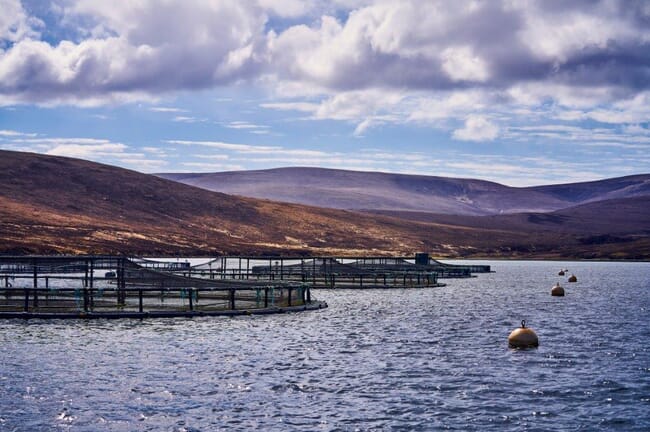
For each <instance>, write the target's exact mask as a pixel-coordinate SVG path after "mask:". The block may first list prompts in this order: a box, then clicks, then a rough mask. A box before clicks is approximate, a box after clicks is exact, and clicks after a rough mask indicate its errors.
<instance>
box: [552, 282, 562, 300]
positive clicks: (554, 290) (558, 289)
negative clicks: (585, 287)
mask: <svg viewBox="0 0 650 432" xmlns="http://www.w3.org/2000/svg"><path fill="white" fill-rule="evenodd" d="M551 295H552V296H555V297H564V288H562V287H561V286H560V283H559V282H558V283H556V284H555V286H554V287H553V288H551Z"/></svg>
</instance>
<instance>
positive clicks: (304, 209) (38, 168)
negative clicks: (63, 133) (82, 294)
mask: <svg viewBox="0 0 650 432" xmlns="http://www.w3.org/2000/svg"><path fill="white" fill-rule="evenodd" d="M0 181H1V182H2V185H3V187H2V189H0V253H115V252H125V253H133V254H141V255H149V256H151V255H154V256H155V255H185V256H189V255H215V254H221V253H231V254H234V253H239V254H251V255H262V254H301V255H307V254H316V255H333V254H349V255H368V254H392V255H395V254H400V255H410V254H412V253H414V252H416V251H428V252H431V253H433V254H434V255H438V256H446V257H500V256H506V257H537V258H542V257H557V258H570V257H583V258H636V259H641V258H646V259H647V258H650V244H648V243H649V242H648V241H647V240H648V234H649V232H650V231H646V232H645V234H644V233H643V229H645V228H644V227H645V226H646V225H643V224H641V220H642V219H643V215H644V214H647V208H643V207H635V206H637V205H641V204H643V203H647V201H641V200H639V201H638V202H637V201H634V200H632V201H629V202H628V201H626V206H628V207H627V208H624V211H625V213H621V214H618V213H616V211H615V209H616V208H621V207H620V204H616V206H615V207H612V209H613V210H612V212H613V213H612V215H604V216H603V214H604V212H603V211H602V209H601V210H597V211H594V210H592V209H589V208H588V207H583V208H576V209H575V210H574V212H576V213H575V214H579V215H580V218H581V219H576V222H575V223H574V224H568V225H566V226H565V228H566V229H552V228H553V223H552V222H549V224H547V225H548V226H549V227H550V228H549V229H546V228H545V229H537V230H530V229H528V226H527V225H526V224H524V223H523V222H522V221H521V218H522V217H528V218H530V217H533V218H534V217H538V218H542V219H543V218H545V217H547V216H546V215H537V216H535V215H532V216H531V215H529V216H521V215H508V216H510V217H512V219H503V220H499V219H494V221H492V222H490V223H487V222H486V224H484V225H481V223H479V222H478V221H479V220H483V221H490V219H489V218H478V217H477V218H476V219H475V221H474V222H470V220H473V219H472V218H471V217H466V218H462V219H454V218H448V217H447V219H444V218H439V219H436V218H433V217H432V216H426V217H420V218H419V219H418V218H413V217H407V216H406V215H403V214H371V213H360V212H351V211H345V210H337V209H327V208H319V207H310V206H305V205H298V204H286V203H277V202H272V201H268V200H260V199H254V198H243V197H237V196H231V195H227V194H223V193H217V192H210V191H206V190H204V189H200V188H197V187H193V186H188V185H185V184H181V183H178V182H174V181H170V180H166V179H162V178H159V177H156V176H153V175H147V174H142V173H138V172H135V171H130V170H125V169H122V168H117V167H112V166H108V165H102V164H97V163H93V162H88V161H84V160H78V159H70V158H63V157H54V156H45V155H39V154H32V153H20V152H10V151H0ZM632 208H635V209H637V210H635V211H637V212H638V216H637V219H638V220H639V224H638V226H637V225H636V224H634V223H630V224H629V225H628V226H626V227H625V229H622V231H620V232H617V233H616V235H615V236H612V237H602V238H599V237H598V236H607V235H610V231H611V229H610V228H611V227H610V226H609V221H611V220H615V221H620V220H621V219H620V218H622V217H624V216H621V215H624V214H630V212H631V210H630V209H632ZM643 212H645V213H643ZM411 216H412V214H411ZM504 217H505V216H504ZM559 217H564V216H563V215H560V216H559ZM495 218H497V217H496V216H495ZM616 218H619V219H616ZM529 222H530V221H529ZM617 223H618V222H617ZM585 224H587V225H590V226H593V227H594V229H593V231H592V232H589V233H585V232H583V231H581V230H579V229H578V228H577V227H579V226H582V225H585ZM542 225H543V224H542ZM639 227H641V228H639ZM588 237H589V238H592V240H589V241H585V238H588ZM621 239H622V240H621ZM619 240H621V241H619Z"/></svg>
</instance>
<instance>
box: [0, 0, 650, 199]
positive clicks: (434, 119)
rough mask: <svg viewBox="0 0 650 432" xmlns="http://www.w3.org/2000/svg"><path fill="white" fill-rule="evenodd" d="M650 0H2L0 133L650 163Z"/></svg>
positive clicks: (337, 160)
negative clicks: (109, 0)
mask: <svg viewBox="0 0 650 432" xmlns="http://www.w3.org/2000/svg"><path fill="white" fill-rule="evenodd" d="M649 121H650V2H647V1H594V0H585V1H578V0H573V1H554V0H543V1H515V0H504V1H497V0H494V1H492V0H491V1H478V0H476V1H463V0H454V1H446V0H442V1H433V0H432V1H415V0H414V1H407V0H404V1H382V0H365V1H364V0H359V1H357V0H334V1H323V0H305V1H299V0H249V1H245V0H133V1H128V2H126V1H118V2H108V1H95V0H53V1H49V2H47V1H43V0H23V1H22V2H21V1H19V0H0V148H2V149H10V150H23V151H34V152H39V153H47V154H52V155H64V156H72V157H80V158H84V159H90V160H94V161H99V162H103V163H108V164H113V165H119V166H123V167H126V168H131V169H136V170H139V171H142V172H172V171H200V172H207V171H224V170H242V169H261V168H271V167H280V166H320V167H332V168H343V169H355V170H379V171H389V172H401V173H414V174H427V175H441V176H452V177H470V178H481V179H487V180H493V181H497V182H501V183H505V184H509V185H513V186H526V185H533V184H547V183H564V182H572V181H581V180H592V179H600V178H606V177H614V176H622V175H628V174H635V173H648V172H650V151H649V150H650V125H649Z"/></svg>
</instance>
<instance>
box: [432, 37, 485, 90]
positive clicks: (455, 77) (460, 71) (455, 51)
mask: <svg viewBox="0 0 650 432" xmlns="http://www.w3.org/2000/svg"><path fill="white" fill-rule="evenodd" d="M442 60H443V61H442V69H443V70H444V71H445V72H446V73H447V75H449V78H451V80H452V81H479V82H483V81H486V80H487V79H488V77H489V73H488V69H487V64H486V62H485V61H484V60H483V59H481V58H480V57H479V56H477V55H476V54H474V52H473V51H472V48H471V47H467V46H464V47H449V48H447V49H445V50H444V51H443V52H442Z"/></svg>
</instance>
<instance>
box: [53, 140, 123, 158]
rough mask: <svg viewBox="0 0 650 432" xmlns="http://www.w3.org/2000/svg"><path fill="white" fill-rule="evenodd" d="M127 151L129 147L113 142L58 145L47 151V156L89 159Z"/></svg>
mask: <svg viewBox="0 0 650 432" xmlns="http://www.w3.org/2000/svg"><path fill="white" fill-rule="evenodd" d="M126 149H127V146H126V145H124V144H120V143H111V142H104V143H100V144H58V145H56V146H55V147H53V148H52V149H50V150H48V151H46V152H45V154H49V155H54V156H68V157H75V158H82V159H87V158H94V157H99V156H112V155H115V154H116V153H124V150H126Z"/></svg>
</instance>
